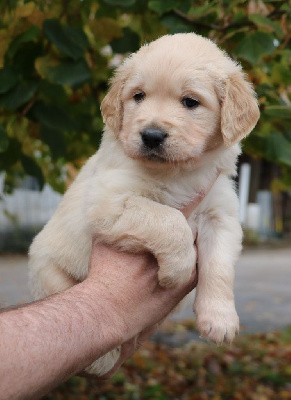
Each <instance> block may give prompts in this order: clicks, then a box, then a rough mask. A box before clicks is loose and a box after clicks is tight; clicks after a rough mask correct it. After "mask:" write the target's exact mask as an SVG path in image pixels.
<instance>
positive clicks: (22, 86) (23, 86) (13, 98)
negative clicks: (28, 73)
mask: <svg viewBox="0 0 291 400" xmlns="http://www.w3.org/2000/svg"><path fill="white" fill-rule="evenodd" d="M37 86H38V83H37V81H27V82H25V81H24V82H20V83H19V84H18V85H17V86H14V87H13V89H11V90H10V91H8V92H7V93H5V94H2V95H0V107H3V108H5V109H7V110H17V109H18V108H19V107H21V106H23V105H24V104H25V103H27V102H28V101H29V100H30V99H31V98H32V97H33V95H34V94H35V92H36V90H37Z"/></svg>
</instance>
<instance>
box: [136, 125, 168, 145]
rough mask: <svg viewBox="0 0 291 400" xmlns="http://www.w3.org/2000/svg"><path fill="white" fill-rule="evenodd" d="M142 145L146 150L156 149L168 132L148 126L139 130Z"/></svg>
mask: <svg viewBox="0 0 291 400" xmlns="http://www.w3.org/2000/svg"><path fill="white" fill-rule="evenodd" d="M140 135H141V138H142V142H143V145H144V146H145V148H146V149H148V150H153V149H158V148H160V147H161V145H162V144H163V143H164V141H165V139H166V137H167V136H168V134H167V133H166V132H165V131H163V130H162V129H159V128H154V127H149V128H145V129H144V130H143V131H141V132H140Z"/></svg>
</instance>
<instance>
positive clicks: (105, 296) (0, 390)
mask: <svg viewBox="0 0 291 400" xmlns="http://www.w3.org/2000/svg"><path fill="white" fill-rule="evenodd" d="M157 271H158V267H157V264H156V262H155V261H154V259H153V257H152V256H150V255H146V254H144V255H132V254H125V253H120V252H118V251H115V250H113V249H111V248H108V247H106V246H104V245H101V244H98V243H94V244H93V248H92V257H91V268H90V273H89V276H88V278H87V279H86V280H85V281H84V282H82V283H79V284H77V285H75V286H74V287H72V288H71V289H68V290H67V291H65V292H62V293H60V294H56V295H53V296H51V297H49V298H46V299H44V300H42V301H39V302H35V303H32V304H30V305H26V306H24V307H21V308H18V309H14V310H10V311H4V312H2V313H1V314H0V399H1V400H8V399H9V400H14V399H21V400H25V399H37V398H39V397H40V396H42V395H43V394H45V393H47V392H48V391H49V390H50V389H52V388H53V387H55V386H56V385H58V384H59V383H61V382H63V381H64V380H66V379H67V378H69V377H70V376H72V375H74V374H75V373H78V372H79V371H82V370H83V369H84V368H85V367H87V366H88V365H90V364H91V363H92V362H93V361H94V360H96V359H97V358H98V357H100V356H102V355H103V354H105V353H106V352H108V351H109V350H112V349H113V348H115V347H117V346H119V345H121V344H123V343H126V342H130V340H131V339H132V338H134V337H136V336H137V335H138V334H139V333H140V332H144V331H146V330H147V329H148V328H150V327H152V326H154V325H155V324H157V323H158V322H160V321H161V320H162V319H163V318H165V316H166V315H167V314H169V312H170V311H171V310H172V309H173V308H174V307H175V306H176V304H177V303H178V302H179V301H180V300H181V299H182V298H183V297H184V296H185V295H186V294H187V293H188V292H189V291H191V290H192V289H193V287H194V275H195V273H194V272H193V276H192V279H191V282H190V283H188V284H187V285H184V286H183V287H180V288H173V289H162V288H161V287H160V286H159V285H158V280H157Z"/></svg>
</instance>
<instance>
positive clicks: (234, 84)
mask: <svg viewBox="0 0 291 400" xmlns="http://www.w3.org/2000/svg"><path fill="white" fill-rule="evenodd" d="M259 116H260V111H259V107H258V102H257V99H256V94H255V92H254V90H253V87H252V85H251V83H249V82H248V81H247V80H246V79H245V77H244V75H243V73H242V72H237V73H234V74H232V75H230V76H229V77H228V78H227V80H226V83H225V89H224V96H223V102H222V108H221V132H222V137H223V141H224V143H225V144H226V145H227V146H232V145H233V144H235V143H237V142H239V141H240V140H241V139H243V138H244V137H246V136H247V135H248V134H249V133H250V132H251V131H252V129H253V128H254V127H255V125H256V123H257V122H258V119H259Z"/></svg>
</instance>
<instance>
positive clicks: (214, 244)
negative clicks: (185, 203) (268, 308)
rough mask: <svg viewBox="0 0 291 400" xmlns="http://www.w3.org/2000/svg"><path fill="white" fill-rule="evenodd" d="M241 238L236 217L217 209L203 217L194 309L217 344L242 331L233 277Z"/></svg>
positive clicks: (199, 325)
mask: <svg viewBox="0 0 291 400" xmlns="http://www.w3.org/2000/svg"><path fill="white" fill-rule="evenodd" d="M241 240H242V230H241V226H240V224H239V222H238V220H237V219H236V218H235V217H234V216H230V215H226V214H223V213H219V212H217V213H216V214H215V215H214V214H213V213H212V215H209V216H207V214H206V215H205V214H203V215H201V216H200V217H199V221H198V239H197V247H198V260H199V263H198V264H199V265H198V268H199V279H198V285H197V289H196V299H195V303H194V308H195V312H196V314H197V328H198V330H199V331H200V332H201V334H202V335H203V336H205V337H207V338H209V339H211V340H213V341H214V342H216V343H221V342H223V341H224V340H226V341H231V340H233V338H234V337H235V335H236V333H237V332H238V330H239V319H238V316H237V313H236V310H235V304H234V295H233V280H234V264H235V262H236V261H237V258H238V256H239V254H240V251H241Z"/></svg>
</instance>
